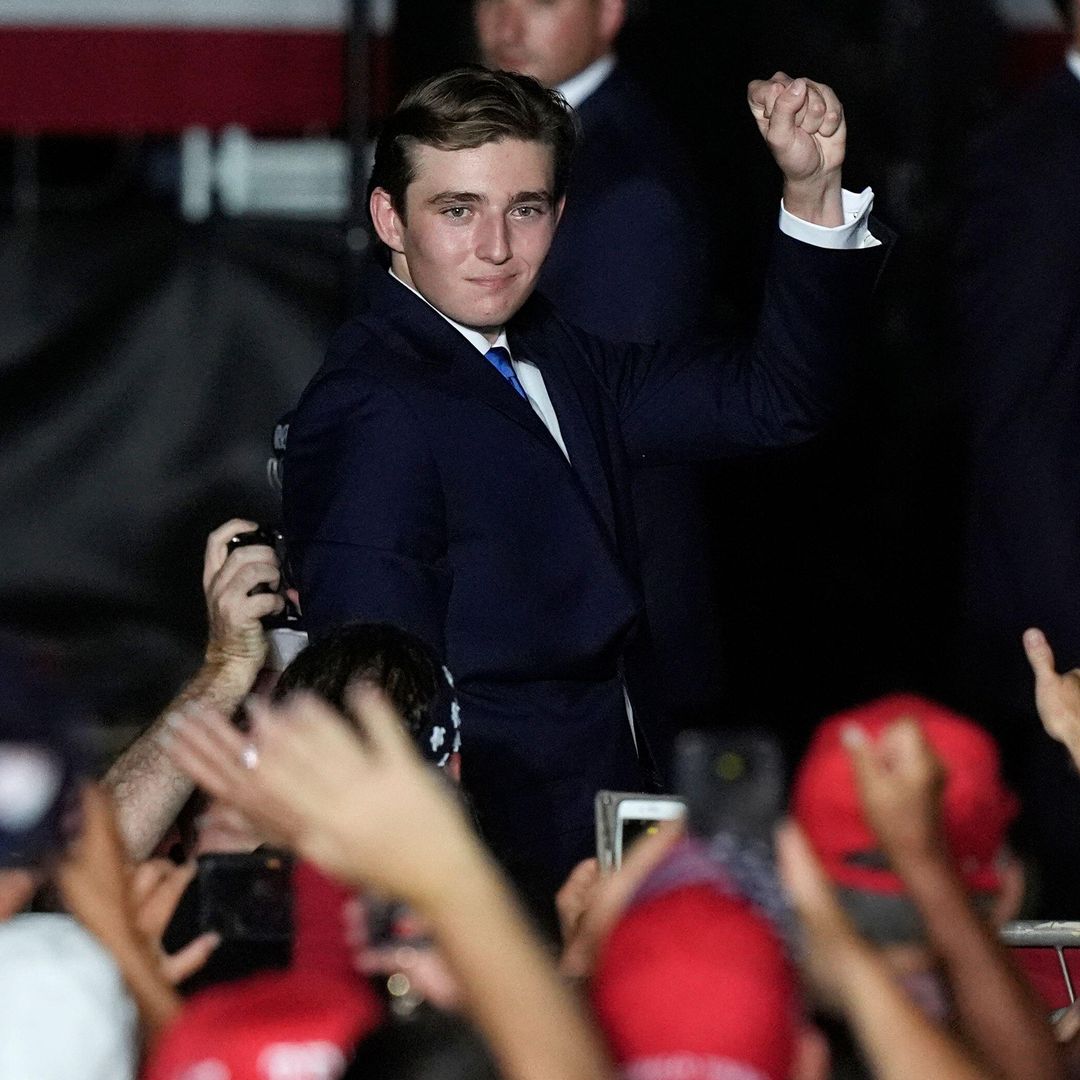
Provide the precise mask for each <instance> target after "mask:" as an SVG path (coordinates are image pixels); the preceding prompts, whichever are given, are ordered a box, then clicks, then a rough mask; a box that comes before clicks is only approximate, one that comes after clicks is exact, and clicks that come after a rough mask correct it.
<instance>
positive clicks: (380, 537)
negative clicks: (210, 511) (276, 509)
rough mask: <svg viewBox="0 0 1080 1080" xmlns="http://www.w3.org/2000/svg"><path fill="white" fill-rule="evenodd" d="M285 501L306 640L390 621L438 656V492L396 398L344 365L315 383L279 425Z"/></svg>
mask: <svg viewBox="0 0 1080 1080" xmlns="http://www.w3.org/2000/svg"><path fill="white" fill-rule="evenodd" d="M283 500H284V511H285V525H286V532H287V535H288V539H289V558H290V563H291V569H292V572H293V574H294V576H295V578H296V580H297V581H298V585H299V589H300V601H301V607H302V610H303V615H304V622H305V625H306V626H307V628H308V631H309V633H311V634H312V635H313V636H314V637H318V636H320V635H321V634H323V633H324V632H325V631H326V630H327V629H329V628H331V627H333V626H336V625H340V624H341V623H345V622H350V621H357V620H363V621H373V622H391V623H394V624H396V625H397V626H400V627H402V628H403V629H406V630H409V631H410V632H412V633H414V634H416V635H418V636H419V637H420V638H422V639H423V640H425V641H427V642H428V643H429V644H430V645H431V646H432V647H433V648H434V649H435V650H436V651H437V652H438V654H439V655H443V653H444V641H443V636H444V626H445V621H446V603H447V597H448V594H449V588H450V572H449V570H448V568H447V565H446V559H445V528H444V515H443V502H442V490H441V485H440V483H439V476H438V470H437V468H436V464H435V462H434V460H433V458H432V456H431V454H430V452H429V450H428V448H427V445H426V443H425V440H424V437H423V432H422V430H421V428H420V425H419V424H418V423H417V421H416V418H415V415H414V414H413V413H412V411H411V410H410V409H409V407H408V406H407V405H406V403H405V402H404V401H403V399H402V398H401V397H400V396H399V395H398V394H397V393H396V392H394V391H393V390H391V389H389V388H387V387H386V386H384V385H382V384H380V383H379V382H378V381H376V380H373V379H370V378H366V377H364V376H363V375H362V374H358V373H357V372H356V371H355V370H350V369H349V368H348V367H345V368H339V369H338V370H336V371H333V372H331V373H330V374H328V375H326V376H320V377H319V378H317V379H316V381H315V383H313V384H312V386H311V387H309V389H308V391H307V392H306V393H305V395H304V398H303V399H302V401H301V403H300V407H299V408H298V410H297V413H296V417H295V419H294V420H293V422H292V424H291V426H290V429H289V441H288V450H287V452H286V458H285V470H284V485H283Z"/></svg>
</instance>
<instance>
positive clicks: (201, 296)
mask: <svg viewBox="0 0 1080 1080" xmlns="http://www.w3.org/2000/svg"><path fill="white" fill-rule="evenodd" d="M1007 44H1008V43H1007V41H1006V39H1005V36H1004V34H1003V30H1002V27H1001V26H1000V25H999V24H998V22H997V20H996V18H995V17H994V15H993V13H992V9H991V5H990V4H989V3H988V2H987V3H982V2H977V0H953V2H951V3H949V4H941V3H936V4H935V3H932V2H930V0H905V2H899V0H891V2H867V0H859V2H856V0H833V2H831V3H829V4H823V3H809V2H803V3H798V2H795V0H763V2H762V3H758V4H753V5H741V4H740V5H735V4H718V3H716V2H715V0H679V2H678V3H671V2H669V3H659V2H657V3H655V4H654V5H653V6H652V8H651V9H649V10H643V11H639V13H638V15H637V17H636V18H635V19H634V21H633V23H632V24H631V26H630V27H629V28H628V30H627V32H626V33H625V35H624V41H623V54H624V58H625V62H626V63H627V64H629V65H630V66H631V67H632V68H633V69H634V70H635V71H636V72H637V73H638V74H639V75H640V77H641V78H642V80H643V81H644V82H645V83H646V84H647V85H648V86H649V87H650V88H651V89H652V90H653V92H654V94H655V96H656V97H657V99H658V101H659V102H660V104H661V106H662V107H663V108H664V110H665V111H666V112H667V114H668V115H669V116H670V118H671V122H672V124H673V126H674V128H675V130H676V131H677V132H678V133H679V134H680V136H681V137H682V139H683V141H684V143H685V146H686V149H687V152H688V154H689V156H690V157H691V159H692V161H693V163H694V165H695V166H696V168H697V170H698V172H699V174H700V176H701V178H702V182H703V184H704V185H705V189H706V191H707V192H708V193H709V207H710V213H711V220H710V221H709V222H708V223H706V224H703V227H708V228H709V229H711V231H712V232H713V234H714V238H715V240H716V248H717V252H718V271H717V277H716V281H715V293H716V297H717V310H718V314H719V315H720V316H721V317H722V318H723V319H724V320H725V321H729V322H732V323H735V324H736V325H738V324H743V323H745V322H746V321H747V320H748V319H750V318H752V315H753V303H754V292H755V284H756V280H757V273H758V269H759V266H760V250H761V245H762V242H763V239H764V237H765V236H766V235H767V233H768V231H769V229H770V228H771V227H772V224H773V221H774V219H775V215H776V212H777V197H778V183H777V176H776V173H775V170H774V169H773V168H772V166H771V164H770V162H769V161H768V157H767V154H766V152H765V151H764V148H763V147H762V146H761V145H760V142H759V138H758V135H757V133H756V130H755V129H754V127H753V124H752V122H751V121H750V119H749V116H748V113H747V111H746V106H745V100H744V99H745V86H746V82H747V81H748V80H749V79H750V78H753V77H761V76H767V75H770V74H771V73H772V72H773V71H774V70H776V69H778V68H782V69H784V70H786V71H788V72H789V73H793V74H800V73H807V74H810V75H812V76H813V77H815V78H818V79H820V80H822V81H825V82H829V83H830V84H832V85H833V86H835V87H836V88H837V90H838V92H839V93H840V95H841V97H842V99H843V101H844V102H845V106H846V110H847V115H848V118H849V123H850V129H851V138H850V151H849V163H848V165H847V166H846V167H845V177H846V183H847V186H848V187H852V188H855V189H859V188H861V187H862V186H863V185H865V184H872V185H873V187H874V188H875V191H876V193H877V206H878V211H879V213H880V214H881V216H882V217H883V218H884V219H885V220H886V221H887V222H888V223H889V224H890V225H891V226H892V227H893V228H894V229H896V230H897V232H898V233H899V234H900V240H899V243H898V244H897V247H896V251H895V254H894V256H893V258H892V261H891V264H890V266H889V270H888V273H887V277H886V278H885V280H884V282H883V284H882V288H881V291H880V294H879V298H878V301H877V309H876V310H875V313H874V316H875V317H874V325H875V331H874V333H873V336H872V338H871V339H870V340H869V341H868V342H867V343H866V347H865V350H864V354H863V356H862V357H861V359H860V363H859V370H858V373H857V376H856V378H855V380H854V383H853V386H852V393H851V399H850V403H849V407H848V409H847V412H846V414H845V417H844V420H843V422H842V423H841V424H840V425H839V426H838V427H837V429H836V430H835V431H833V432H832V433H830V434H829V435H828V436H827V437H825V438H823V439H821V440H819V441H818V442H817V443H815V444H814V445H812V446H810V447H806V448H802V449H800V450H798V451H792V452H788V453H784V454H780V455H777V456H773V457H770V458H768V459H761V460H755V461H749V462H739V463H734V464H730V465H726V466H724V467H722V468H718V469H717V470H716V472H715V475H714V478H713V481H712V487H713V495H712V499H711V503H710V505H711V507H712V510H713V513H712V522H713V528H714V546H715V566H716V580H717V588H718V591H719V593H720V598H721V610H722V612H723V616H724V620H725V627H724V629H725V637H726V640H727V646H726V656H725V665H726V669H727V672H728V675H727V679H728V687H729V694H728V702H727V704H726V706H725V708H724V709H723V710H722V715H721V716H719V717H717V719H718V721H720V722H728V723H735V722H744V721H747V720H753V721H757V722H764V723H767V724H769V725H771V726H773V727H774V728H775V729H776V730H778V731H781V732H783V733H785V734H786V735H787V736H788V737H789V738H790V741H791V743H792V745H797V744H798V742H799V741H800V739H801V738H802V735H803V733H804V732H805V731H806V730H807V728H808V726H809V725H810V724H811V723H812V722H813V721H814V720H815V719H817V718H819V717H820V716H822V715H823V714H824V713H826V712H828V711H831V710H833V709H835V708H838V707H840V706H843V705H846V704H850V703H853V702H855V701H857V700H860V699H864V698H866V697H868V696H871V695H872V694H875V693H878V692H882V691H885V690H888V689H892V688H897V687H908V688H913V689H920V690H923V691H928V692H931V693H934V694H937V695H938V696H940V697H943V698H945V699H946V700H959V699H961V698H962V695H961V694H960V693H959V691H958V686H959V680H958V678H957V675H958V673H957V670H956V664H955V662H954V659H953V658H954V656H955V654H956V646H957V642H956V634H955V631H954V626H955V624H956V621H957V605H958V586H957V560H958V549H957V545H958V536H959V525H960V518H961V511H962V505H963V471H962V461H961V459H960V457H959V451H958V441H957V418H956V410H955V405H954V394H953V387H952V379H953V369H952V349H951V345H950V341H949V318H948V284H949V279H948V252H949V245H950V240H951V234H950V219H951V216H952V214H953V213H954V205H953V200H954V198H955V181H956V178H957V175H958V172H959V167H960V160H961V154H962V150H963V147H964V145H965V143H966V142H967V140H968V138H969V137H970V136H971V134H972V133H973V132H975V131H977V130H978V128H979V127H980V125H981V124H983V123H984V122H985V120H986V119H987V117H988V116H990V115H992V114H993V113H994V111H995V110H996V109H997V108H999V107H1000V106H1001V104H1003V103H1006V102H1007V101H1008V100H1009V99H1010V98H1011V97H1012V96H1013V95H1015V93H1017V92H1018V91H1017V86H1018V84H1019V83H1020V82H1022V81H1023V80H1024V79H1025V78H1027V77H1029V76H1030V74H1031V72H1029V71H1023V72H1019V71H1018V70H1017V68H1016V65H1015V62H1014V61H1015V55H1014V54H1010V53H1009V51H1008V49H1007ZM343 47H344V46H343ZM1063 48H1064V36H1062V37H1061V38H1060V39H1059V40H1058V41H1056V42H1055V43H1053V47H1052V48H1051V49H1050V51H1049V52H1048V53H1047V54H1046V55H1047V56H1048V57H1049V60H1050V61H1051V62H1052V61H1053V60H1054V59H1055V54H1056V56H1060V53H1061V50H1062V49H1063ZM471 58H472V56H471V46H470V33H469V21H468V6H467V4H465V3H464V2H463V0H404V2H402V3H401V5H400V9H399V21H398V27H397V32H396V34H395V36H394V40H393V43H392V57H391V60H390V62H389V65H386V64H385V56H383V57H382V59H381V60H380V64H381V65H382V66H380V68H379V71H378V72H376V73H375V74H374V75H373V77H372V78H373V81H372V83H371V84H370V86H371V93H370V95H369V94H366V93H365V94H361V95H360V97H359V99H357V98H356V96H355V95H354V102H355V103H356V104H357V105H358V106H359V112H360V113H361V114H362V113H364V112H365V106H367V105H368V104H370V102H371V101H372V100H375V101H376V102H377V103H379V102H383V103H385V102H388V101H390V100H392V98H393V96H394V94H396V93H399V92H400V91H401V90H402V89H403V88H404V87H405V86H407V85H408V84H409V83H410V82H411V81H413V80H414V79H415V78H417V77H420V76H422V75H427V74H430V73H432V72H435V71H437V70H440V69H441V68H444V67H446V66H449V65H451V64H453V63H456V62H458V61H460V60H464V59H471ZM1010 58H1012V59H1010ZM1010 63H1012V66H1011V67H1010ZM1035 66H1036V67H1037V66H1038V65H1035ZM380 107H381V105H378V104H377V106H376V108H375V109H374V110H373V111H374V112H376V113H377V112H378V109H379V108H380ZM368 111H372V110H368ZM366 122H367V121H366V120H365V123H366ZM373 122H377V116H375V117H374V118H373ZM28 162H31V163H32V168H31V167H30V166H29V165H28ZM174 170H175V153H174V149H173V144H172V141H171V140H170V139H169V138H168V137H166V136H163V135H154V136H145V135H140V134H137V133H136V134H131V133H128V134H127V135H125V136H124V137H123V138H119V137H110V136H107V135H103V136H98V137H94V138H85V137H74V136H70V135H64V134H62V133H51V134H50V133H45V134H42V133H36V132H23V133H12V132H9V133H6V134H4V135H2V136H0V409H2V416H3V423H2V425H0V507H2V509H3V513H2V514H0V554H2V559H0V626H2V627H5V628H10V629H14V630H15V631H16V632H18V633H21V634H24V635H26V636H29V637H30V638H32V639H33V640H35V641H36V642H38V643H39V644H42V645H45V646H46V647H47V648H48V649H49V650H50V651H51V652H52V653H53V654H54V655H55V657H56V659H57V664H58V666H59V667H60V668H62V669H64V670H66V671H68V672H70V673H73V675H74V677H75V678H76V680H77V681H78V683H79V685H80V686H81V688H82V691H83V693H84V697H85V700H86V703H87V706H88V708H89V709H90V710H91V712H92V713H93V714H94V715H96V716H100V717H101V718H102V719H104V720H105V721H107V722H108V723H109V724H112V725H131V724H140V723H143V722H145V721H147V720H148V719H149V718H150V717H151V716H152V715H153V714H154V713H155V712H156V711H157V710H158V709H159V708H160V707H161V706H162V705H163V704H164V703H165V702H166V701H167V700H168V698H169V697H170V696H171V694H172V693H173V692H174V691H175V690H176V689H177V687H178V686H179V684H180V682H181V681H182V680H183V679H184V678H185V677H186V676H187V675H188V674H190V672H191V671H192V670H193V669H194V667H195V666H196V665H197V663H198V660H199V657H200V653H201V647H202V643H203V635H204V630H205V627H204V621H205V620H204V615H203V611H202V597H201V591H200V571H201V559H202V547H203V542H204V539H205V535H206V533H207V532H209V531H210V529H212V528H213V527H215V526H216V525H218V524H220V523H221V522H222V521H224V520H225V519H227V518H229V517H231V516H237V515H239V516H247V517H251V518H253V519H256V520H259V521H262V522H266V523H271V522H273V521H274V520H275V518H276V516H277V509H276V496H275V495H274V494H273V493H272V492H271V490H270V488H269V487H268V485H267V483H266V480H265V461H266V458H267V456H268V450H269V439H270V433H271V431H272V427H273V423H274V421H275V419H276V418H277V417H278V416H279V415H280V414H281V413H283V412H284V411H285V410H286V409H288V408H289V407H290V406H291V405H292V404H293V403H294V401H295V399H296V397H297V396H298V394H299V391H300V390H301V388H302V387H303V386H304V384H305V382H306V381H307V379H308V378H309V377H310V375H311V374H312V373H313V372H314V370H315V369H316V367H317V366H318V364H319V362H320V358H321V353H322V350H323V348H324V346H325V343H326V341H327V338H328V336H329V334H330V333H331V331H332V329H333V328H334V326H335V324H336V323H337V322H339V321H340V320H341V318H342V317H343V316H344V315H345V313H346V309H347V306H348V301H347V297H348V283H349V280H350V275H351V273H352V266H353V260H352V258H351V256H350V253H349V251H348V249H347V247H346V245H345V242H344V232H345V230H344V227H343V226H339V225H337V224H310V223H307V224H304V223H300V222H288V221H280V220H279V221H267V220H261V221H260V220H235V219H232V220H230V219H226V218H223V217H220V216H216V217H214V218H212V219H211V220H210V221H209V222H207V223H205V224H202V225H198V226H193V225H189V224H186V223H184V222H183V221H181V220H180V219H179V217H178V215H177V214H176V212H175V209H174V207H175V197H174V191H173V180H172V177H173V175H174ZM31 172H32V174H33V183H32V185H31V188H32V192H33V196H34V197H33V199H32V200H30V202H31V203H33V204H36V205H28V201H27V199H26V197H25V196H26V192H27V190H28V188H27V182H28V181H27V177H28V175H29V174H30V173H31Z"/></svg>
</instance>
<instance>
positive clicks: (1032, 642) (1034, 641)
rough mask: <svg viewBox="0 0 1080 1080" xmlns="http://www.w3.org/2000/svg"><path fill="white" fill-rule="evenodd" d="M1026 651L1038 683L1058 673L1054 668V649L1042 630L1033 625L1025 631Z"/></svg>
mask: <svg viewBox="0 0 1080 1080" xmlns="http://www.w3.org/2000/svg"><path fill="white" fill-rule="evenodd" d="M1024 652H1025V653H1026V654H1027V659H1028V663H1029V664H1030V665H1031V670H1032V671H1033V672H1034V674H1035V681H1036V683H1040V682H1045V681H1046V679H1047V678H1050V677H1053V676H1054V675H1056V674H1057V671H1056V669H1055V668H1054V651H1053V649H1051V648H1050V642H1048V641H1047V640H1046V635H1045V634H1044V633H1043V632H1042V631H1041V630H1037V629H1035V627H1032V628H1031V629H1030V630H1025V631H1024Z"/></svg>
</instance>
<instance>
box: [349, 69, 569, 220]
mask: <svg viewBox="0 0 1080 1080" xmlns="http://www.w3.org/2000/svg"><path fill="white" fill-rule="evenodd" d="M502 139H520V140H522V141H524V142H538V143H542V144H544V145H545V146H550V147H551V150H552V154H553V157H554V162H555V181H554V189H553V191H552V198H553V199H554V200H555V201H558V200H559V199H560V198H562V196H563V194H565V192H566V183H567V180H568V178H569V176H570V161H571V158H572V157H573V153H574V144H575V143H576V142H577V118H576V117H575V116H574V112H573V110H572V109H571V108H570V106H569V105H568V104H567V103H566V100H565V99H564V98H563V96H562V94H560V93H559V92H558V91H557V90H548V89H546V88H545V87H543V86H541V85H540V83H538V82H537V81H536V80H535V79H533V78H530V77H529V76H528V75H518V74H516V73H514V72H511V71H488V70H487V69H486V68H482V67H478V66H475V65H470V66H468V67H461V68H456V69H455V70H453V71H448V72H446V73H445V74H443V75H436V76H434V77H433V78H430V79H426V80H424V82H421V83H418V84H417V85H416V86H414V87H413V88H412V89H411V90H410V91H409V92H408V93H407V94H406V95H405V97H404V98H403V99H402V101H401V104H400V105H399V106H398V107H397V109H396V110H395V111H394V113H393V115H392V116H391V117H390V118H389V120H387V122H386V126H385V127H384V128H383V130H382V134H381V135H380V136H379V141H378V143H377V144H376V147H375V165H374V168H373V169H372V172H371V181H370V183H369V185H368V198H369V199H370V197H371V193H372V191H374V190H375V189H376V188H383V189H384V190H385V191H386V192H388V193H389V195H390V199H391V202H392V203H393V206H394V209H395V210H396V211H397V212H398V214H400V215H401V216H402V217H403V218H404V216H405V191H406V189H407V188H408V186H409V184H410V183H412V180H413V176H414V165H413V160H412V153H411V151H412V148H413V146H415V145H416V144H420V145H423V146H433V147H435V148H437V149H439V150H472V149H475V148H476V147H478V146H484V145H486V144H487V143H491V142H499V141H500V140H502Z"/></svg>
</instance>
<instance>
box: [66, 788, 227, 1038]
mask: <svg viewBox="0 0 1080 1080" xmlns="http://www.w3.org/2000/svg"><path fill="white" fill-rule="evenodd" d="M80 809H81V815H80V816H81V821H80V827H79V832H78V835H77V836H76V837H75V838H74V839H73V840H72V842H71V844H70V845H69V848H68V850H67V852H66V853H65V855H64V858H63V859H62V860H61V862H60V864H59V867H58V869H57V873H56V883H57V886H58V888H59V890H60V895H61V898H62V899H63V901H64V905H65V907H66V908H67V910H68V911H69V912H70V913H71V914H72V915H73V916H74V917H75V918H76V919H78V920H79V922H81V923H82V924H83V926H85V927H86V929H87V930H89V931H90V933H92V934H93V935H94V936H95V937H96V938H97V939H98V940H99V941H100V942H101V943H102V945H104V946H105V948H106V949H108V950H109V952H110V953H111V954H112V956H113V958H114V959H115V960H116V963H117V966H118V967H119V969H120V972H121V974H122V975H123V977H124V981H125V982H126V983H127V986H128V989H129V990H130V992H131V994H132V997H133V998H134V999H135V1002H136V1004H137V1006H138V1008H139V1013H140V1016H141V1017H142V1020H143V1024H144V1027H145V1029H146V1030H147V1032H148V1034H151V1035H152V1034H153V1033H154V1032H156V1031H159V1030H160V1029H161V1028H162V1027H163V1026H164V1025H165V1024H166V1023H168V1022H169V1020H171V1018H172V1017H173V1016H174V1015H175V1014H176V1012H177V1011H178V1010H179V1008H180V998H179V997H178V995H177V994H176V992H175V990H174V989H173V986H174V985H175V984H176V983H178V982H180V981H182V980H183V979H185V978H187V977H188V976H189V975H192V974H194V973H195V972H196V971H198V970H199V969H200V968H201V967H202V966H203V964H205V963H206V961H207V960H208V959H209V957H210V954H211V953H212V952H213V951H214V949H215V948H216V947H217V945H218V939H217V936H216V935H214V934H202V935H200V936H199V937H197V938H196V939H195V940H194V941H192V942H190V943H189V944H188V945H187V946H185V947H184V948H183V949H181V950H179V951H178V952H177V953H175V954H173V955H172V956H168V955H166V954H165V952H164V951H163V950H162V948H161V935H162V933H163V932H164V928H165V925H166V923H167V922H168V920H169V918H170V917H171V916H172V912H173V910H174V909H175V907H176V904H177V902H178V901H179V899H180V895H181V893H182V892H183V890H184V888H185V887H186V886H187V883H188V882H189V881H190V880H191V877H192V875H193V873H194V866H193V864H188V865H186V866H182V867H171V864H169V866H170V867H171V869H166V866H165V865H164V864H163V863H160V862H154V863H150V864H143V866H142V867H140V868H138V869H137V870H136V869H135V868H134V867H133V866H132V864H131V863H130V862H129V860H128V856H127V853H126V851H125V849H124V845H123V841H122V840H121V837H120V831H119V828H118V827H117V824H116V818H115V814H114V812H113V806H112V800H111V798H110V797H109V795H108V793H107V792H106V791H105V790H104V789H103V788H101V787H100V786H99V785H97V784H88V785H86V787H85V788H84V790H83V793H82V798H81V807H80Z"/></svg>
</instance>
